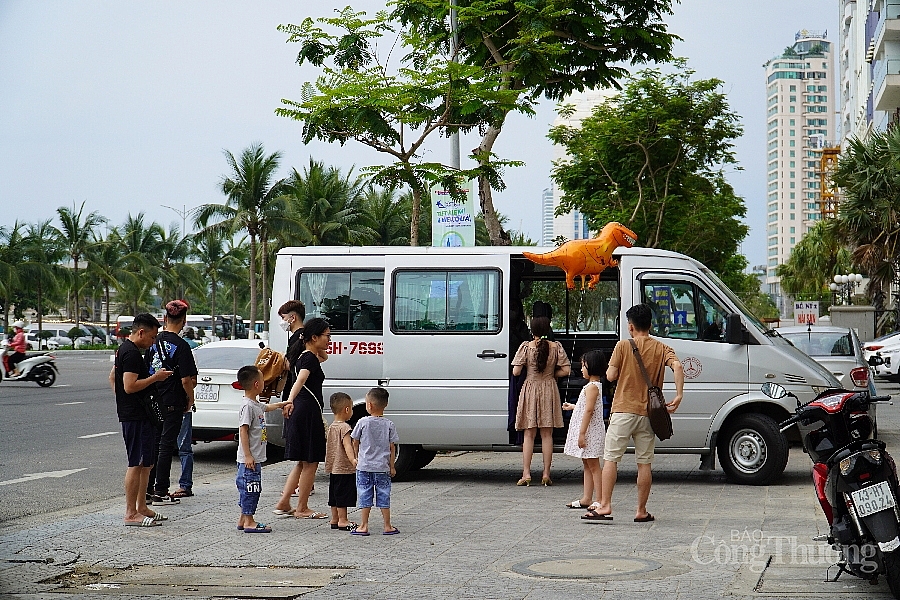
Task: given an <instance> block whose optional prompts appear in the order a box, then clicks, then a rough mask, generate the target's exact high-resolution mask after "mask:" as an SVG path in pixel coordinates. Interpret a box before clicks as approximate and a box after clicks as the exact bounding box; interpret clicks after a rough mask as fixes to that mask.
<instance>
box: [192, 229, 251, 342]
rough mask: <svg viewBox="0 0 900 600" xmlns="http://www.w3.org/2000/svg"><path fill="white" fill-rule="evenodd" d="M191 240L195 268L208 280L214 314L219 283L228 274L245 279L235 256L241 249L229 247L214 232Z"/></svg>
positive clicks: (234, 277)
mask: <svg viewBox="0 0 900 600" xmlns="http://www.w3.org/2000/svg"><path fill="white" fill-rule="evenodd" d="M192 241H193V245H194V249H193V253H192V254H193V257H194V258H196V259H197V261H198V263H197V268H198V269H199V270H200V274H201V275H202V277H203V279H204V280H205V281H208V282H209V312H210V314H211V315H215V314H217V313H216V297H217V295H218V292H219V285H220V284H221V283H222V282H223V281H226V280H228V278H229V277H230V276H233V279H235V280H237V281H245V280H246V276H245V275H246V272H245V271H244V270H243V269H242V268H241V261H240V260H239V259H237V258H236V253H240V252H242V249H240V247H238V248H237V249H236V248H235V247H233V246H231V247H229V245H228V244H226V242H225V239H224V238H223V237H222V236H221V235H216V234H209V235H196V236H194V237H193V239H192ZM234 310H235V311H236V310H237V309H236V308H235V309H234ZM220 312H221V311H220ZM232 331H233V329H232Z"/></svg>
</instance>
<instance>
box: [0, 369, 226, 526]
mask: <svg viewBox="0 0 900 600" xmlns="http://www.w3.org/2000/svg"><path fill="white" fill-rule="evenodd" d="M109 356H110V355H109V354H108V353H105V352H95V353H92V354H90V355H88V354H87V353H71V354H70V353H66V352H60V353H58V354H57V366H58V367H59V370H60V375H59V378H58V379H57V382H56V384H55V385H54V386H53V387H50V388H41V387H38V386H37V384H35V383H33V382H28V383H24V382H22V383H20V382H13V383H10V382H7V381H5V380H4V381H2V382H0V415H2V417H0V522H6V521H10V520H12V519H16V518H20V517H24V516H31V515H40V514H44V513H52V512H56V511H59V510H63V509H66V508H70V507H74V506H79V505H84V504H90V503H92V502H96V501H100V500H108V499H110V498H115V497H118V496H123V491H122V481H123V477H124V474H125V468H126V466H127V465H126V462H125V449H124V446H123V443H122V430H121V428H120V426H119V422H118V419H117V418H116V406H115V399H114V396H113V394H112V392H111V391H110V389H109V381H108V376H109V370H110V367H111V365H112V363H111V362H110V359H109ZM236 451H237V444H235V443H226V442H213V443H209V444H197V445H195V446H194V488H195V491H197V492H199V491H200V490H202V486H203V484H204V481H210V480H211V479H215V478H218V477H220V476H222V475H223V474H224V473H231V472H232V471H233V470H234V461H235V453H236ZM180 473H181V467H180V463H179V462H178V460H177V458H176V460H175V461H174V462H173V467H172V480H173V482H174V483H175V484H176V487H177V481H178V477H179V475H180ZM123 502H124V496H123Z"/></svg>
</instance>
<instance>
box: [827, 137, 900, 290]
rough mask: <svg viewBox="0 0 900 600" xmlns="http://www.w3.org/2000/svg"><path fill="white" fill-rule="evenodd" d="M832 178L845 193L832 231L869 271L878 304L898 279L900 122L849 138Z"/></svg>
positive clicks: (899, 251)
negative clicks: (864, 135) (868, 133)
mask: <svg viewBox="0 0 900 600" xmlns="http://www.w3.org/2000/svg"><path fill="white" fill-rule="evenodd" d="M834 182H835V184H836V185H837V186H838V187H840V188H841V190H842V191H843V195H844V199H843V200H842V201H841V203H840V205H839V208H838V216H837V220H836V224H835V226H836V228H837V235H838V237H839V238H840V239H841V241H843V242H844V243H846V244H848V245H849V246H850V247H851V248H852V249H853V254H852V258H853V263H854V264H855V265H856V266H858V267H859V268H860V269H861V270H862V271H864V272H865V273H866V274H867V275H868V276H869V288H868V290H867V292H868V294H869V297H870V298H872V300H873V302H874V303H875V304H876V305H879V306H883V304H884V298H885V296H886V294H887V290H888V289H889V287H890V285H891V283H892V282H897V281H898V279H900V128H897V127H893V128H891V129H889V130H888V131H876V132H873V133H871V134H870V135H869V136H868V138H867V139H866V140H860V139H857V138H851V139H850V142H849V143H848V145H847V149H846V151H845V152H844V153H843V154H842V155H841V157H840V160H839V161H838V166H837V169H836V171H835V174H834Z"/></svg>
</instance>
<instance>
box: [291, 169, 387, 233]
mask: <svg viewBox="0 0 900 600" xmlns="http://www.w3.org/2000/svg"><path fill="white" fill-rule="evenodd" d="M361 195H362V182H361V181H360V180H359V179H356V178H355V177H353V175H352V172H351V173H348V174H347V175H342V174H341V172H340V170H339V169H337V168H335V167H326V166H325V164H324V163H321V162H317V161H315V160H313V159H310V160H309V166H308V167H304V169H303V173H302V174H301V173H299V172H298V171H297V170H296V169H294V171H293V173H292V174H291V176H290V178H289V179H288V182H287V184H286V186H285V200H286V202H287V206H288V210H289V212H290V214H291V216H292V217H293V218H294V220H295V221H296V222H297V223H298V224H299V225H300V230H299V231H297V235H298V236H299V239H300V240H301V243H302V244H304V245H310V246H347V245H361V244H364V243H367V242H369V241H370V240H371V239H372V237H373V232H372V231H371V230H369V228H368V227H367V226H366V225H365V224H364V218H363V213H362V204H361Z"/></svg>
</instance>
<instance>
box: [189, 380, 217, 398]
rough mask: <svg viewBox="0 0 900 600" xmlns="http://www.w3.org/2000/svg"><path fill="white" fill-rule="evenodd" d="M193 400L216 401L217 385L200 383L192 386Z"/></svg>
mask: <svg viewBox="0 0 900 600" xmlns="http://www.w3.org/2000/svg"><path fill="white" fill-rule="evenodd" d="M194 400H196V401H197V402H218V401H219V386H218V385H216V384H212V383H201V384H200V385H198V386H197V387H196V388H194Z"/></svg>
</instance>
